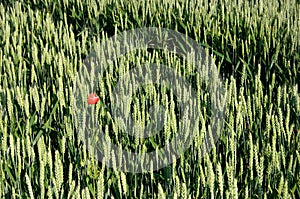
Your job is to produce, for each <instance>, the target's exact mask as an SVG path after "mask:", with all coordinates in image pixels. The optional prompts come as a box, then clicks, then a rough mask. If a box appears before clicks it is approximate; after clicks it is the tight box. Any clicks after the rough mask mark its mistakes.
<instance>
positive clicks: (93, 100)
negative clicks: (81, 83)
mask: <svg viewBox="0 0 300 199" xmlns="http://www.w3.org/2000/svg"><path fill="white" fill-rule="evenodd" d="M99 100H100V98H99V97H98V96H97V95H96V94H94V93H91V94H90V95H89V97H88V100H87V102H88V104H97V102H99Z"/></svg>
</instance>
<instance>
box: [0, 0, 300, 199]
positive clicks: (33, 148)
mask: <svg viewBox="0 0 300 199" xmlns="http://www.w3.org/2000/svg"><path fill="white" fill-rule="evenodd" d="M299 10H300V4H299V1H296V0H283V1H275V0H270V1H256V0H252V1H229V0H226V1H221V0H211V1H208V0H203V1H202V0H201V1H196V0H195V1H194V0H190V1H183V0H182V1H173V0H153V1H133V0H128V1H123V0H117V1H114V0H87V1H79V0H63V1H59V0H42V1H36V0H33V1H29V0H19V1H15V0H7V1H4V2H1V3H0V110H1V112H0V113H1V117H0V138H1V148H0V197H1V198H29V197H30V198H45V197H47V198H104V197H108V198H111V197H114V198H123V197H124V198H126V197H127V198H201V197H202V198H206V197H208V198H225V197H226V198H238V197H239V198H263V197H264V198H274V197H278V198H299V197H300V181H299V179H300V165H299V164H300V155H299V151H300V122H299V121H300V95H299V83H298V81H299V79H300V54H299V52H300V40H299V38H300V35H299V34H300V30H299V27H300V14H299V13H300V12H299ZM138 27H164V28H169V29H173V30H177V31H179V32H181V33H184V34H186V35H188V36H189V37H191V38H193V39H195V40H196V41H197V42H198V43H200V44H201V45H202V46H203V47H204V48H205V49H206V50H207V51H208V53H209V54H211V55H212V56H213V57H214V59H215V62H216V65H217V66H218V69H219V72H220V74H221V75H222V76H223V77H224V82H225V83H226V84H225V88H226V93H227V98H226V118H225V122H226V125H225V126H224V128H223V131H222V132H223V133H222V135H221V136H220V139H219V141H218V142H217V145H216V146H215V147H214V148H213V149H212V151H211V153H209V154H208V155H206V156H205V157H204V158H200V157H201V156H202V154H201V153H202V150H201V141H202V140H201V139H203V138H202V137H203V133H205V132H206V131H208V127H207V126H206V125H205V124H206V123H207V122H208V121H209V117H210V113H209V111H210V110H209V103H208V102H207V98H208V95H207V92H206V91H205V85H202V82H201V80H200V79H199V78H198V79H197V77H193V74H192V72H193V71H192V70H191V69H190V68H189V67H188V65H187V64H182V62H181V61H182V60H180V58H178V57H176V56H174V55H170V54H168V53H165V52H162V51H155V50H154V51H152V52H151V51H147V52H145V51H140V52H132V53H128V54H127V55H126V56H123V57H121V58H119V59H118V60H117V61H118V63H113V64H112V65H111V66H109V67H110V68H109V70H108V72H107V74H106V76H105V78H103V79H99V85H98V87H99V88H97V91H98V95H99V96H100V98H101V102H102V103H103V104H105V105H106V108H103V109H102V108H100V107H99V105H97V106H96V110H95V111H96V113H97V114H95V115H97V116H96V117H97V118H96V119H97V120H98V121H99V123H100V126H101V128H102V130H103V131H104V132H105V133H107V135H109V136H110V137H111V138H112V141H113V142H114V143H118V144H121V145H122V146H123V147H124V149H127V150H137V151H151V150H153V149H155V148H157V147H161V146H163V145H164V144H165V142H166V141H167V140H170V139H171V138H172V136H174V134H175V133H176V125H177V124H178V122H179V121H178V117H177V114H178V110H177V101H176V99H175V98H174V97H173V95H172V93H171V92H170V91H169V90H168V89H167V88H165V87H163V86H153V87H151V86H149V87H145V88H141V89H139V90H138V91H137V92H136V93H135V95H134V96H133V103H132V106H131V107H129V109H130V110H131V113H132V117H133V118H134V121H136V122H139V123H140V124H145V123H147V122H148V119H149V117H148V115H147V111H148V110H147V109H146V108H145V107H147V106H148V105H149V104H151V103H152V104H155V105H157V104H162V105H164V106H165V107H168V112H167V113H166V114H167V116H168V118H172V119H171V120H168V121H167V122H166V124H165V127H164V129H163V130H162V132H161V133H160V134H158V135H157V136H153V137H151V138H148V139H133V138H132V137H129V136H122V135H123V134H124V132H121V130H119V125H120V124H118V123H117V122H116V121H114V120H113V119H112V118H111V116H110V115H109V113H107V112H109V110H108V109H109V108H110V107H112V106H113V105H112V104H111V101H110V100H111V97H110V96H111V94H112V88H113V87H114V86H115V85H116V82H117V80H118V78H119V77H120V75H122V73H124V72H125V71H127V70H129V69H130V67H132V65H133V63H144V62H146V61H149V60H150V61H152V62H157V63H161V64H162V63H163V64H166V65H170V66H173V67H174V69H175V70H177V71H178V72H179V73H181V74H183V75H185V77H187V79H188V80H189V81H190V82H191V83H192V84H193V88H195V89H196V91H197V92H196V94H197V96H198V97H199V99H200V100H201V102H203V104H201V107H199V109H201V110H200V111H201V114H202V121H201V124H199V125H201V126H202V129H201V130H200V132H199V133H198V136H197V137H196V139H195V140H194V142H193V145H192V146H191V147H190V148H189V149H188V150H187V151H186V152H185V153H184V154H182V156H181V157H180V158H179V159H177V160H174V162H173V163H172V164H171V165H170V166H168V167H166V168H163V169H160V170H158V171H149V172H145V173H142V174H132V173H123V172H121V171H116V170H113V169H110V168H106V167H105V166H104V164H101V163H100V162H97V161H96V160H95V159H94V158H93V156H92V155H91V154H90V153H89V152H88V151H87V150H86V148H85V146H84V145H83V144H82V142H80V138H79V136H78V134H77V133H76V129H77V128H76V127H77V126H76V125H78V124H77V123H76V122H75V121H74V120H73V117H72V114H74V107H72V103H73V102H72V101H73V100H74V99H72V93H73V91H74V89H75V86H74V85H75V79H76V73H77V71H78V70H79V69H81V68H82V63H83V60H84V59H85V58H86V56H87V55H88V54H89V52H90V51H92V50H93V49H92V48H93V47H94V46H95V45H96V44H99V42H101V41H103V40H105V39H107V38H108V37H109V36H112V35H114V34H115V33H119V32H122V31H124V30H129V29H134V28H138ZM95 78H98V77H95ZM201 89H203V90H201ZM147 118H148V119H147Z"/></svg>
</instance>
